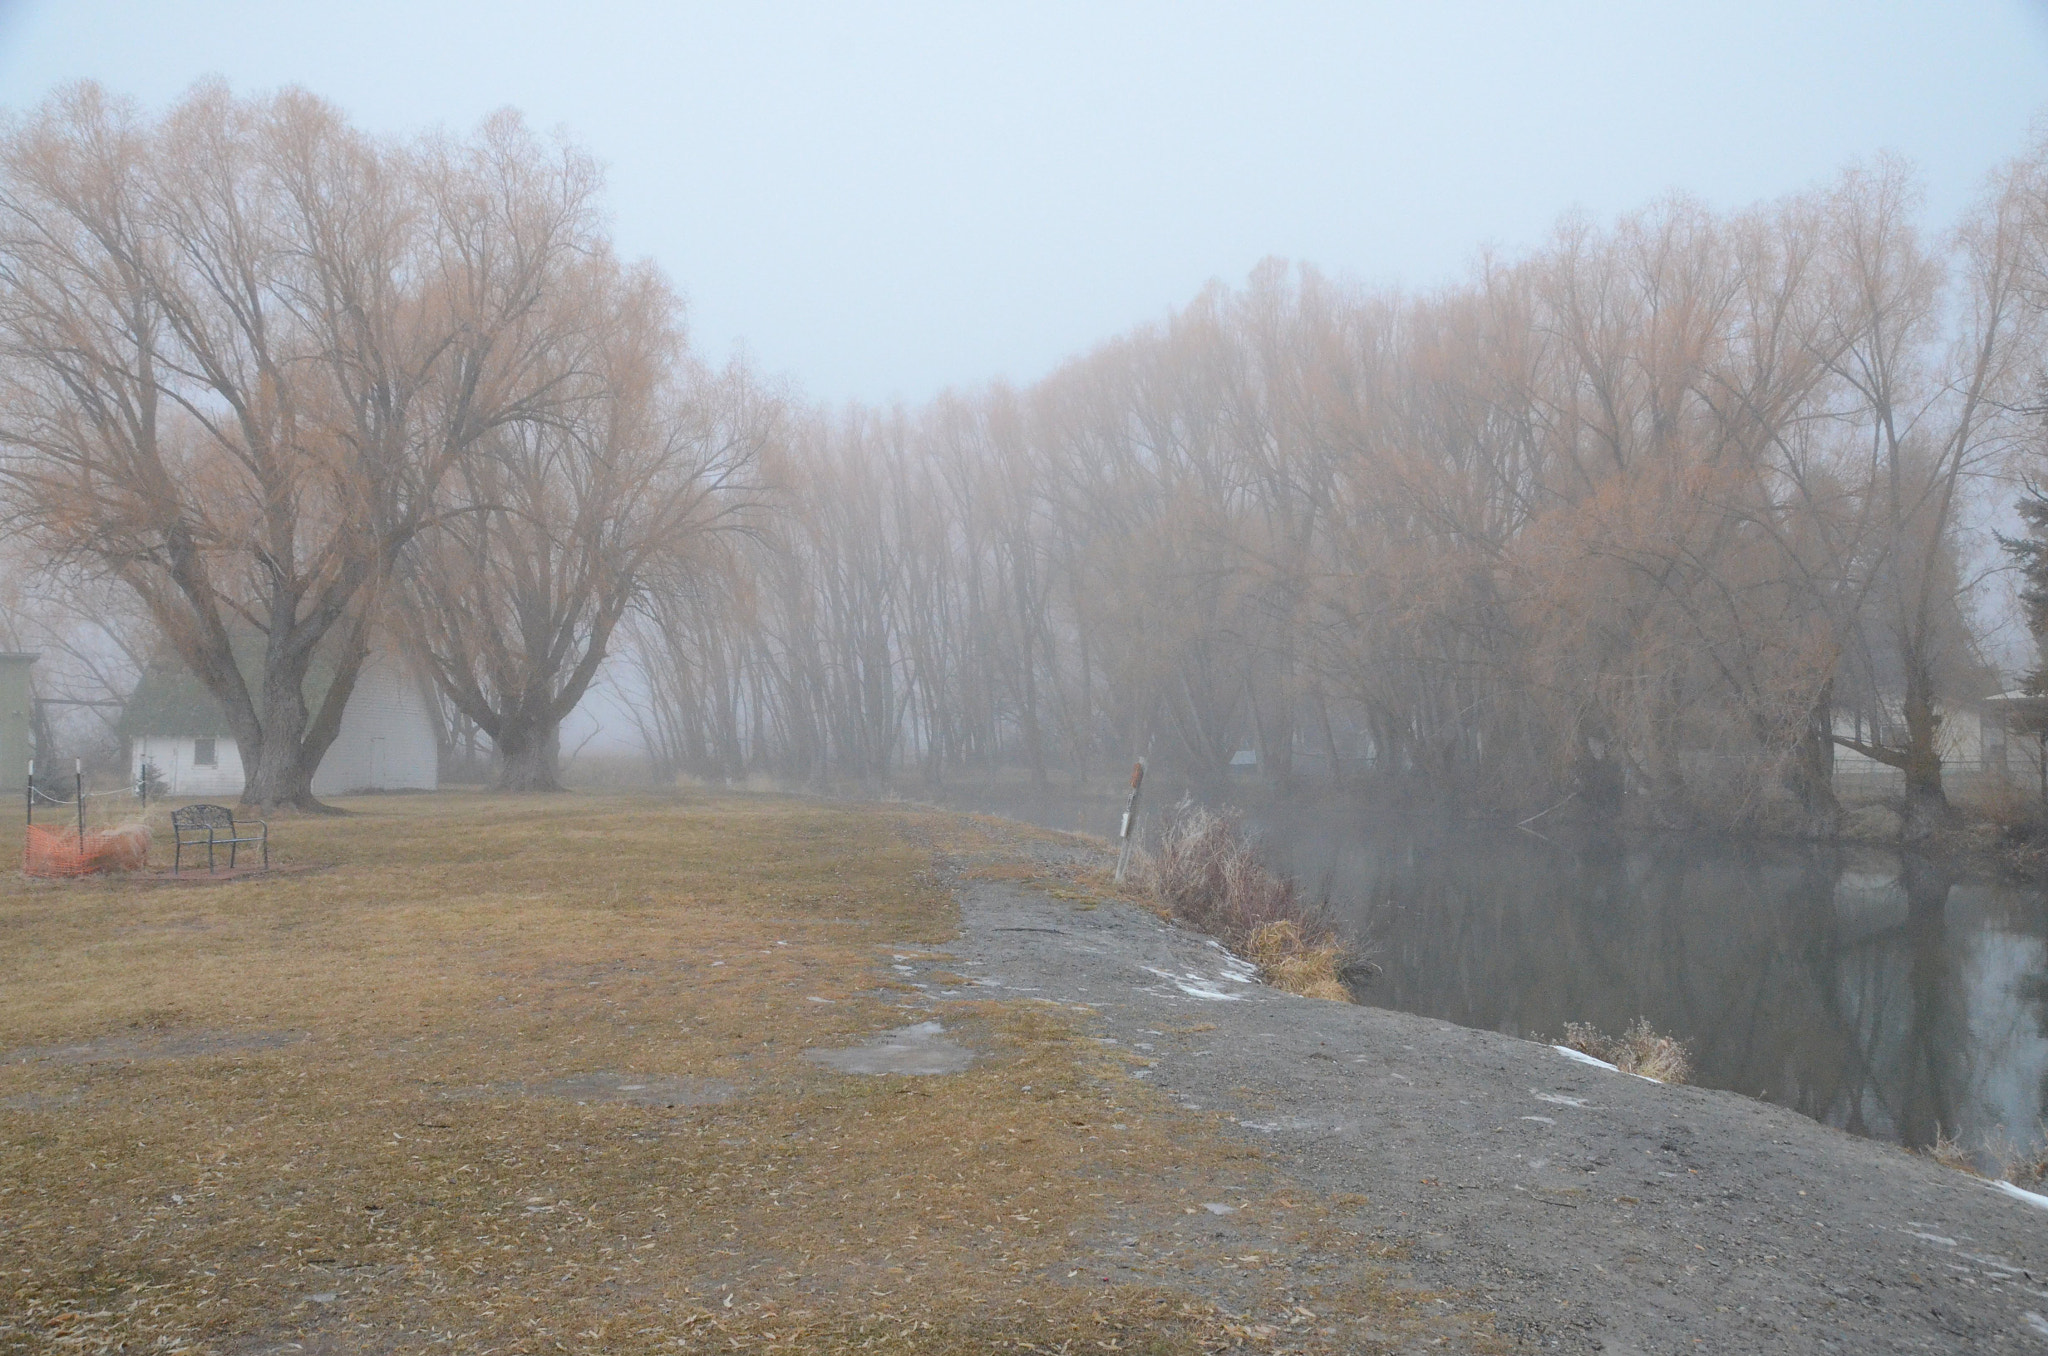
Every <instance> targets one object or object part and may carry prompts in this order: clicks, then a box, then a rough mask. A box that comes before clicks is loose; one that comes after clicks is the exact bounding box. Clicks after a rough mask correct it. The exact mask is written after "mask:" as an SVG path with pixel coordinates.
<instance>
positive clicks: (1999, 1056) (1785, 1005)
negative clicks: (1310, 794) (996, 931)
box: [967, 795, 2048, 1146]
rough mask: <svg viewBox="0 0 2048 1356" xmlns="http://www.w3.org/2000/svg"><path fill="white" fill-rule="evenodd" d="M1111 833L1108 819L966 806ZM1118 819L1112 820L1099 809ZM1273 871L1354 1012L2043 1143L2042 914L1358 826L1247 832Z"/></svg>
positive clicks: (1927, 889) (1345, 820)
mask: <svg viewBox="0 0 2048 1356" xmlns="http://www.w3.org/2000/svg"><path fill="white" fill-rule="evenodd" d="M967 799H971V800H981V801H985V802H986V803H983V804H978V805H977V806H976V808H984V809H988V810H992V811H995V812H997V813H1001V814H1008V815H1012V816H1015V817H1017V818H1021V819H1027V820H1031V821H1033V822H1037V823H1040V824H1044V825H1046V826H1048V827H1053V828H1063V829H1073V828H1081V829H1090V830H1092V831H1094V832H1098V833H1101V832H1105V831H1107V829H1108V828H1109V827H1111V826H1112V825H1113V824H1114V822H1115V810H1114V808H1112V802H1111V801H1110V800H1108V799H1103V798H1099V797H1090V798H1085V799H1083V798H1061V799H1054V800H1038V801H1032V800H1027V799H1020V798H1016V797H1005V798H1000V799H998V798H994V797H973V796H971V795H970V796H969V797H967ZM1116 808H1120V807H1116ZM1249 822H1250V824H1251V825H1252V827H1254V828H1255V829H1256V830H1257V831H1258V832H1259V834H1260V837H1261V841H1262V843H1263V846H1264V850H1265V852H1266V854H1267V856H1268V857H1269V858H1270V859H1271V860H1272V862H1273V864H1274V865H1276V866H1278V867H1280V868H1281V869H1284V870H1287V871H1289V872H1291V873H1292V874H1293V875H1294V876H1295V877H1296V878H1297V879H1298V880H1299V881H1300V883H1301V885H1302V886H1303V888H1304V889H1305V890H1306V891H1307V892H1308V893H1310V894H1312V895H1317V896H1323V897H1327V898H1328V899H1329V900H1330V902H1331V905H1332V907H1333V909H1334V910H1335V911H1336V912H1337V914H1338V915H1339V916H1340V917H1341V918H1342V919H1343V920H1344V922H1345V923H1346V925H1347V926H1349V927H1350V928H1352V929H1353V930H1354V931H1356V932H1357V933H1359V934H1360V935H1361V936H1362V937H1364V938H1365V939H1366V940H1367V941H1368V943H1369V944H1370V945H1372V946H1373V947H1374V948H1376V951H1377V955H1376V959H1377V961H1378V963H1379V965H1380V966H1381V967H1382V972H1381V973H1380V974H1379V975H1377V976H1376V977H1374V978H1373V979H1371V980H1370V981H1368V982H1367V983H1366V984H1365V985H1364V987H1363V989H1362V992H1361V995H1360V996H1361V997H1362V998H1363V999H1364V1001H1366V1002H1368V1003H1373V1004H1376V1005H1379V1006H1382V1007H1390V1008H1398V1009H1401V1010H1403V1011H1407V1012H1415V1013H1422V1014H1425V1015H1428V1016H1432V1017H1440V1018H1443V1019H1445V1020H1447V1021H1451V1022H1456V1023H1458V1024H1459V1025H1462V1026H1469V1027H1482V1028H1486V1029H1488V1030H1494V1031H1502V1032H1506V1033H1508V1034H1510V1035H1516V1036H1545V1035H1553V1036H1554V1035H1558V1034H1561V1033H1562V1032H1563V1030H1564V1025H1565V1023H1566V1022H1573V1021H1583V1022H1592V1023H1594V1024H1595V1025H1597V1026H1599V1027H1600V1028H1601V1029H1603V1030H1605V1031H1609V1032H1619V1031H1620V1030H1622V1029H1623V1028H1624V1027H1626V1026H1627V1025H1628V1024H1629V1023H1630V1022H1632V1021H1634V1020H1635V1019H1636V1018H1637V1017H1647V1018H1648V1019H1649V1020H1650V1023H1651V1024H1652V1025H1653V1026H1655V1027H1656V1028H1657V1029H1658V1030H1659V1031H1662V1032H1666V1033H1668V1034H1671V1035H1676V1036H1678V1037H1680V1038H1681V1039H1682V1040H1684V1041H1685V1043H1686V1044H1687V1046H1688V1047H1689V1048H1690V1049H1691V1051H1692V1055H1693V1062H1694V1065H1695V1071H1694V1076H1693V1080H1694V1081H1695V1082H1697V1083H1700V1084H1704V1085H1706V1086H1710V1087H1717V1088H1728V1089H1732V1090H1734V1091H1737V1092H1742V1093H1745V1094H1748V1095H1750V1096H1755V1097H1763V1098H1767V1099H1768V1100H1770V1101H1773V1102H1778V1103H1782V1104H1783V1105H1785V1106H1789V1107H1793V1108H1795V1109H1797V1110H1799V1111H1801V1112H1804V1113H1805V1114H1806V1115H1809V1116H1812V1117H1814V1118H1815V1119H1817V1120H1821V1121H1825V1122H1827V1123H1828V1124H1830V1125H1835V1126H1839V1127H1841V1128H1843V1129H1845V1130H1850V1131H1853V1132H1855V1133H1857V1134H1862V1135H1871V1136H1875V1137H1877V1138H1881V1139H1889V1140H1895V1141H1901V1142H1904V1143H1906V1144H1910V1145H1915V1146H1921V1145H1926V1144H1929V1143H1932V1142H1933V1140H1934V1136H1935V1132H1936V1127H1937V1126H1939V1127H1940V1128H1941V1129H1943V1130H1945V1131H1947V1132H1948V1133H1950V1134H1954V1135H1956V1136H1958V1137H1959V1138H1960V1139H1961V1140H1962V1141H1963V1142H1964V1143H1965V1144H1967V1145H1971V1146H1975V1145H1978V1144H1981V1143H1982V1142H1983V1140H1984V1139H1985V1138H1986V1137H1987V1136H1990V1135H1993V1134H1996V1133H1998V1132H2000V1131H2005V1132H2007V1133H2009V1134H2010V1135H2011V1136H2012V1137H2013V1138H2014V1139H2016V1140H2020V1141H2026V1140H2031V1139H2033V1138H2035V1137H2037V1136H2038V1134H2039V1129H2038V1126H2039V1122H2040V1119H2041V1117H2042V1115H2043V1113H2044V1111H2048V1101H2044V1098H2048V898H2044V895H2043V893H2042V892H2041V891H2040V890H2037V889H2022V888H2016V887H2013V886H2008V885H2000V884H1992V883H1985V882H1982V881H1977V880H1969V879H1962V878H1959V877H1957V876H1956V875H1955V874H1954V873H1952V872H1950V871H1948V870H1946V869H1944V868H1943V867H1942V866H1940V865H1939V864H1936V863H1932V862H1928V861H1926V860H1924V859H1920V858H1913V857H1902V856H1901V855H1899V854H1896V853H1889V852H1882V851H1875V850H1869V849H1841V850H1830V849H1823V848H1808V847H1801V846H1794V845H1776V844H1748V843H1740V842H1730V841H1721V840H1707V841H1702V840H1694V839H1683V838H1647V839H1629V840H1613V839H1609V840H1606V841H1562V840H1560V839H1545V838H1538V837H1535V836H1532V835H1530V834H1527V833H1521V832H1516V831H1512V830H1497V829H1488V828H1480V827H1473V826H1470V825H1445V824H1442V823H1440V822H1438V823H1431V822H1427V821H1421V820H1416V819H1412V818H1407V817H1403V816H1392V815H1387V814H1384V813H1368V812H1365V811H1362V810H1360V809H1359V808H1358V807H1357V806H1356V805H1354V804H1352V803H1350V802H1343V801H1334V800H1333V801H1323V802H1316V801H1310V802H1306V803H1305V802H1302V801H1298V800H1297V801H1290V802H1284V803H1278V804H1271V805H1265V806H1262V807H1259V808H1256V809H1253V810H1252V812H1251V814H1250V817H1249Z"/></svg>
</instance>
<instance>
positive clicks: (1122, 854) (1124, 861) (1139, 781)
mask: <svg viewBox="0 0 2048 1356" xmlns="http://www.w3.org/2000/svg"><path fill="white" fill-rule="evenodd" d="M1144 787H1145V760H1144V759H1142V758H1140V759H1139V760H1138V761H1137V762H1135V763H1133V764H1131V800H1130V803H1129V804H1128V805H1126V806H1124V822H1123V827H1121V828H1120V829H1118V830H1117V837H1118V838H1121V839H1122V840H1123V843H1122V845H1121V846H1120V847H1118V848H1117V852H1116V876H1115V877H1114V879H1115V881H1116V883H1117V884H1118V885H1122V884H1123V883H1124V869H1125V868H1126V867H1128V866H1129V865H1130V864H1131V844H1132V843H1133V842H1135V841H1136V840H1137V832H1138V792H1140V791H1142V790H1143V789H1144Z"/></svg>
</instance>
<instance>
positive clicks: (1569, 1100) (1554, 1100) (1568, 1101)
mask: <svg viewBox="0 0 2048 1356" xmlns="http://www.w3.org/2000/svg"><path fill="white" fill-rule="evenodd" d="M1529 1095H1530V1096H1531V1097H1534V1098H1535V1099H1536V1100H1537V1101H1539V1102H1548V1103H1550V1104H1551V1105H1552V1106H1584V1105H1585V1104H1586V1099H1585V1098H1583V1097H1563V1096H1560V1095H1558V1094H1557V1093H1554V1092H1538V1091H1536V1089H1534V1088H1531V1089H1529Z"/></svg>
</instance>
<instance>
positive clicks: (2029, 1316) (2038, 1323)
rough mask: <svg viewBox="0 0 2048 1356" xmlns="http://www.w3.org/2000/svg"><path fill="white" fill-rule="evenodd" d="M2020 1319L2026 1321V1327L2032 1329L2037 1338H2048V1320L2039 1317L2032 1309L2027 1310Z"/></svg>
mask: <svg viewBox="0 0 2048 1356" xmlns="http://www.w3.org/2000/svg"><path fill="white" fill-rule="evenodd" d="M2020 1317H2021V1318H2023V1319H2025V1320H2026V1321H2027V1326H2028V1327H2030V1328H2032V1329H2033V1330H2034V1332H2035V1333H2036V1334H2037V1335H2038V1336H2041V1337H2048V1318H2043V1317H2041V1316H2040V1315H2039V1314H2037V1313H2035V1312H2034V1311H2033V1310H2032V1309H2029V1310H2027V1311H2026V1312H2025V1313H2023V1314H2021V1315H2020Z"/></svg>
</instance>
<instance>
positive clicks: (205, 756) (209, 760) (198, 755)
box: [192, 739, 220, 767]
mask: <svg viewBox="0 0 2048 1356" xmlns="http://www.w3.org/2000/svg"><path fill="white" fill-rule="evenodd" d="M218 742H219V741H218V740H213V739H195V740H193V741H192V766H194V767H218V766H219V765H220V752H219V750H218V749H216V748H215V747H214V746H215V745H216V744H217V743H218Z"/></svg>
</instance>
